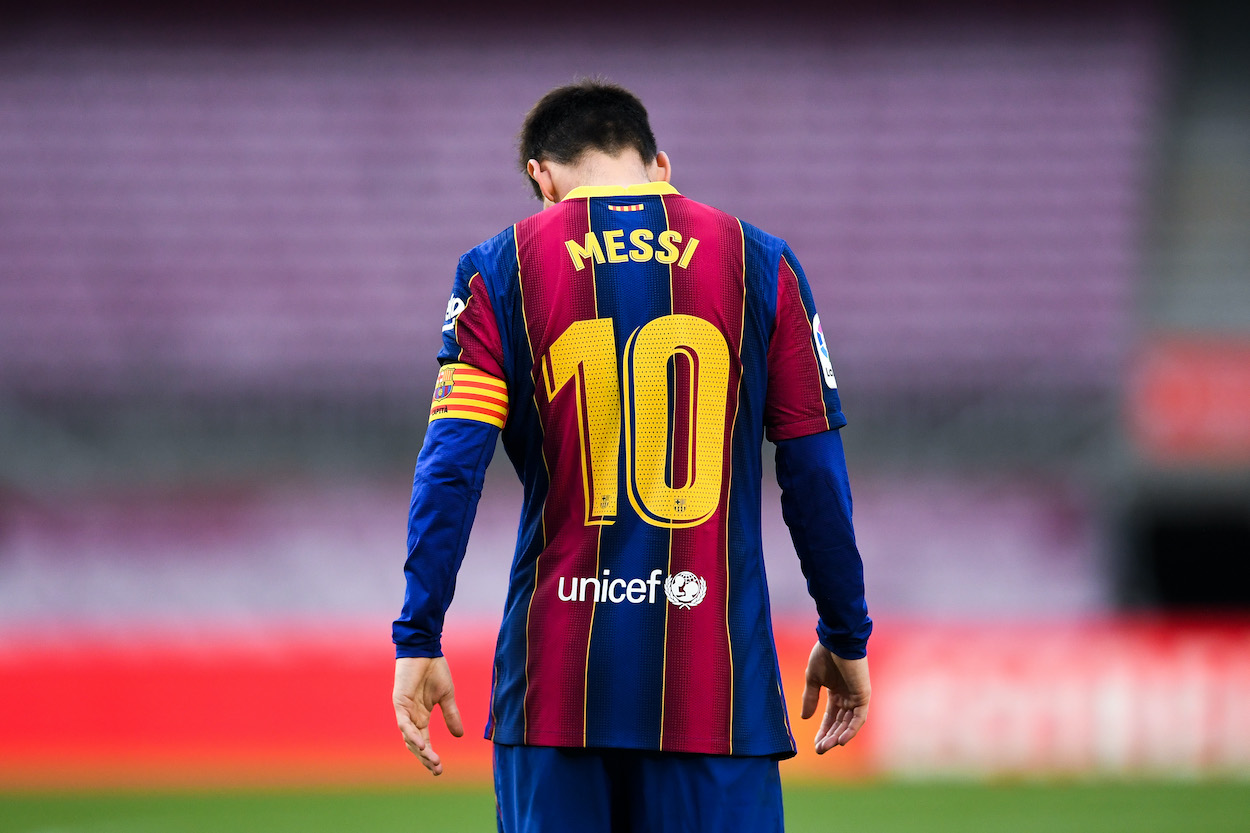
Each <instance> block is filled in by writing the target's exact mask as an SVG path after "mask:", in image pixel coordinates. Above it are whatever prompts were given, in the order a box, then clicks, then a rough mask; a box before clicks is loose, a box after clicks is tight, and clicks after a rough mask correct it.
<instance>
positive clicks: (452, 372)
mask: <svg viewBox="0 0 1250 833" xmlns="http://www.w3.org/2000/svg"><path fill="white" fill-rule="evenodd" d="M445 417H455V418H457V419H472V420H475V421H477V422H485V423H489V424H490V425H493V426H495V427H496V428H503V424H504V422H505V421H507V419H508V386H507V385H505V384H504V381H503V379H496V378H495V377H494V376H491V375H490V374H489V373H483V372H482V371H480V370H478V369H477V368H476V367H473V366H472V365H468V364H461V363H459V362H456V363H453V364H445V365H443V366H442V368H440V369H439V371H438V381H437V382H436V383H435V385H434V402H433V404H431V405H430V421H431V422H433V421H434V420H436V419H443V418H445Z"/></svg>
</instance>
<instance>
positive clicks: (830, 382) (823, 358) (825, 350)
mask: <svg viewBox="0 0 1250 833" xmlns="http://www.w3.org/2000/svg"><path fill="white" fill-rule="evenodd" d="M812 335H813V336H814V337H815V339H816V353H817V355H819V356H820V367H821V369H822V370H823V371H824V374H825V385H827V386H828V387H829V388H837V386H838V380H837V378H836V377H834V375H833V361H832V360H831V359H830V358H829V344H828V342H826V341H825V331H824V330H822V329H821V328H820V315H819V313H818V314H816V315H813V316H812Z"/></svg>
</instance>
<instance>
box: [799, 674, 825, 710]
mask: <svg viewBox="0 0 1250 833" xmlns="http://www.w3.org/2000/svg"><path fill="white" fill-rule="evenodd" d="M820 687H821V686H820V683H818V682H815V681H814V680H810V679H809V680H808V681H807V686H806V687H805V688H804V689H803V709H802V711H800V712H799V717H801V718H803V719H804V720H807V719H808V718H809V717H811V716H812V715H814V714H815V713H816V706H817V705H818V704H819V703H820Z"/></svg>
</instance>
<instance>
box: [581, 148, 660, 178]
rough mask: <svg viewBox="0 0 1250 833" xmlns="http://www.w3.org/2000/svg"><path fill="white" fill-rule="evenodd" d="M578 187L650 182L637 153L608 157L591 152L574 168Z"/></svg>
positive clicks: (604, 154) (600, 153)
mask: <svg viewBox="0 0 1250 833" xmlns="http://www.w3.org/2000/svg"><path fill="white" fill-rule="evenodd" d="M573 168H574V171H575V173H574V176H575V178H576V181H577V185H579V186H580V185H638V184H640V183H643V182H650V181H651V177H650V176H649V175H648V171H647V166H646V165H644V164H643V162H642V160H641V159H639V158H638V154H636V153H622V154H621V155H619V156H608V155H607V154H606V153H602V152H599V151H590V152H588V153H586V154H584V155H583V156H582V158H580V159H578V160H577V163H576V164H575V165H574V166H573Z"/></svg>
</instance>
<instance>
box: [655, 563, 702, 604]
mask: <svg viewBox="0 0 1250 833" xmlns="http://www.w3.org/2000/svg"><path fill="white" fill-rule="evenodd" d="M664 595H665V596H667V597H668V600H669V602H671V603H672V604H675V605H677V606H678V607H680V608H683V609H689V608H692V607H694V606H695V605H697V604H698V603H699V602H701V601H703V597H704V596H705V595H707V582H706V581H704V580H703V579H702V578H700V577H699V576H696V575H695V574H694V573H692V572H690V571H689V570H682V571H681V572H680V573H678V574H677V575H673V576H669V577H668V578H666V579H664Z"/></svg>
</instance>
